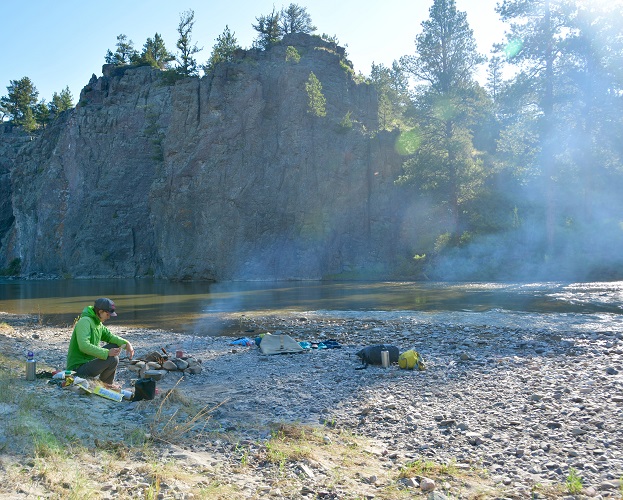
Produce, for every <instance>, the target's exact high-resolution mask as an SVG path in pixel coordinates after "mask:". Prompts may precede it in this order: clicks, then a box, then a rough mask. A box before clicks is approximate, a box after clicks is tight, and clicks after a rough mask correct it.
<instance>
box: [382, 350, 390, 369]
mask: <svg viewBox="0 0 623 500" xmlns="http://www.w3.org/2000/svg"><path fill="white" fill-rule="evenodd" d="M381 364H382V365H383V368H388V367H389V351H387V350H383V351H381Z"/></svg>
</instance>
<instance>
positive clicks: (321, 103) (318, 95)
mask: <svg viewBox="0 0 623 500" xmlns="http://www.w3.org/2000/svg"><path fill="white" fill-rule="evenodd" d="M305 90H306V91H307V98H308V101H307V102H308V107H307V112H308V113H309V114H311V115H313V116H318V117H322V116H326V115H327V110H326V105H327V100H326V98H325V96H324V94H323V93H322V84H321V83H320V80H318V77H317V76H316V75H314V73H313V72H312V73H310V74H309V78H308V79H307V82H306V83H305Z"/></svg>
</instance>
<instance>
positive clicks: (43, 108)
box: [33, 99, 52, 128]
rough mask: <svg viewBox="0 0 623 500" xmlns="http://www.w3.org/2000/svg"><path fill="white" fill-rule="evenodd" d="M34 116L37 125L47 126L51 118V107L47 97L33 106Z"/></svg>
mask: <svg viewBox="0 0 623 500" xmlns="http://www.w3.org/2000/svg"><path fill="white" fill-rule="evenodd" d="M33 117H34V119H35V122H36V123H37V125H38V126H39V127H41V128H45V127H46V126H47V124H48V123H50V120H51V118H52V117H51V114H50V108H49V107H48V104H47V103H46V102H45V99H42V100H41V101H40V102H38V103H37V104H35V107H34V108H33Z"/></svg>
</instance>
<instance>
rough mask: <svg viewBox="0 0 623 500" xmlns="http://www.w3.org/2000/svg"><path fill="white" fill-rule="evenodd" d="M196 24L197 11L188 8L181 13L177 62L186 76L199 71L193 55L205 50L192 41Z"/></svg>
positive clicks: (179, 68)
mask: <svg viewBox="0 0 623 500" xmlns="http://www.w3.org/2000/svg"><path fill="white" fill-rule="evenodd" d="M194 24H195V11H193V10H188V11H185V12H183V13H182V14H181V15H180V23H179V25H178V27H177V32H178V33H179V38H178V40H177V48H178V50H179V55H178V57H177V63H178V64H179V66H178V68H177V70H178V72H179V73H180V74H182V75H185V76H193V75H196V74H197V73H198V70H197V60H196V59H195V58H194V57H193V56H194V55H195V54H197V53H198V52H201V51H202V50H203V48H201V49H200V48H199V47H197V44H196V43H195V44H193V42H192V30H193V26H194Z"/></svg>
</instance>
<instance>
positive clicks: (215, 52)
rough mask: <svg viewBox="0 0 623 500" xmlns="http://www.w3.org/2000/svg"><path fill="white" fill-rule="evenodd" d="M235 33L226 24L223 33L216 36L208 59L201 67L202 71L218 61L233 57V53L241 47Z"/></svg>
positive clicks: (229, 59)
mask: <svg viewBox="0 0 623 500" xmlns="http://www.w3.org/2000/svg"><path fill="white" fill-rule="evenodd" d="M235 35H236V34H235V33H232V32H231V31H230V30H229V26H227V25H226V26H225V30H224V31H223V33H222V34H220V35H219V36H218V37H217V38H216V43H215V44H214V46H213V47H212V54H210V59H208V62H207V63H206V64H205V65H204V67H203V69H204V71H210V70H213V69H214V67H215V66H216V65H217V64H218V63H220V62H225V61H231V60H232V59H233V56H234V53H235V52H236V51H237V50H240V49H241V48H242V47H240V45H238V40H236V36H235Z"/></svg>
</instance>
